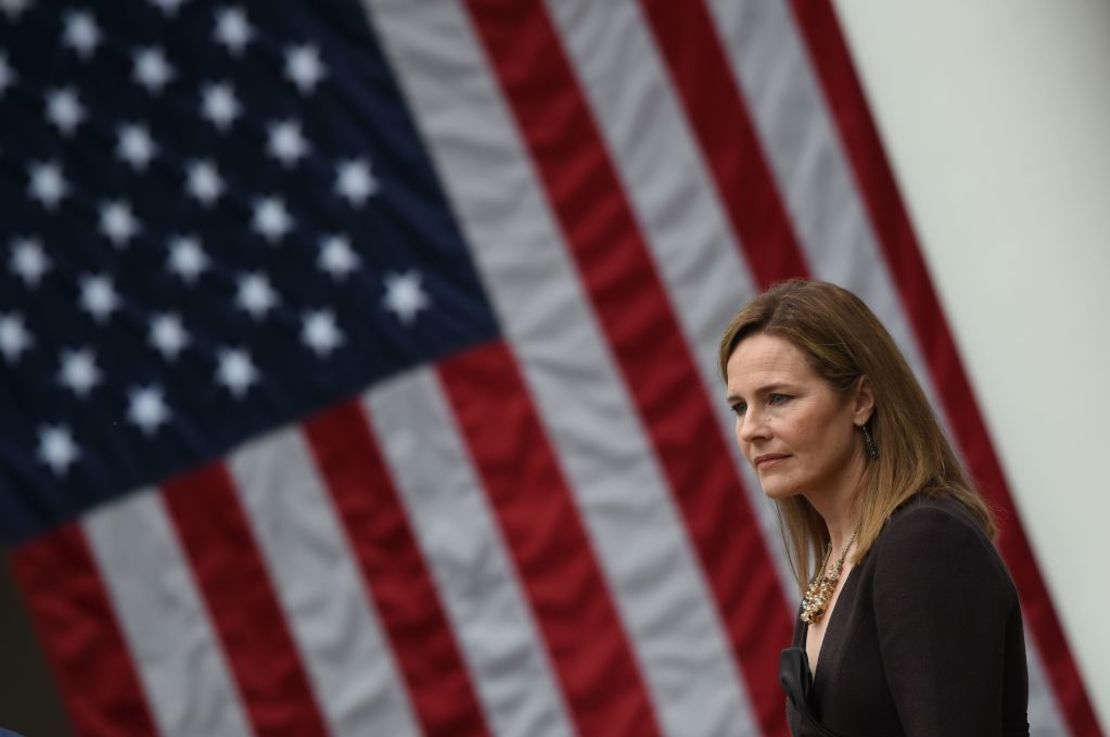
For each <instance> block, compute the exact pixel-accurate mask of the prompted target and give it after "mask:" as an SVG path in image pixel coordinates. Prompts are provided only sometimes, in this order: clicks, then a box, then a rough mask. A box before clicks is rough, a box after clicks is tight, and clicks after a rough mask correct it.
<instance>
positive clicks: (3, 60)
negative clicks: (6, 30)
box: [0, 52, 15, 97]
mask: <svg viewBox="0 0 1110 737" xmlns="http://www.w3.org/2000/svg"><path fill="white" fill-rule="evenodd" d="M13 84H15V72H13V71H12V68H11V67H10V66H8V57H7V55H6V54H4V53H2V52H0V97H3V96H4V92H5V90H7V89H8V87H10V86H11V85H13Z"/></svg>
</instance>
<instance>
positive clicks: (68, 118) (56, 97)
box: [46, 87, 85, 136]
mask: <svg viewBox="0 0 1110 737" xmlns="http://www.w3.org/2000/svg"><path fill="white" fill-rule="evenodd" d="M46 117H47V119H48V120H49V121H50V122H51V123H53V124H54V125H55V126H56V127H57V128H58V130H59V131H61V133H62V135H66V136H69V135H72V134H73V131H75V130H77V126H79V125H81V123H83V122H84V120H85V108H84V107H83V106H82V105H81V101H80V100H78V99H77V93H76V92H74V91H73V89H72V88H70V87H63V88H61V89H56V90H51V91H50V92H49V93H48V94H47V95H46Z"/></svg>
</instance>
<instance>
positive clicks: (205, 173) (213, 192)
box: [185, 160, 224, 206]
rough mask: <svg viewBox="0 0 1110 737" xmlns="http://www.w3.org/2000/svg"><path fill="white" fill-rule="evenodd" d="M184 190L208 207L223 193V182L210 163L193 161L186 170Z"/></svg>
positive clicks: (213, 165)
mask: <svg viewBox="0 0 1110 737" xmlns="http://www.w3.org/2000/svg"><path fill="white" fill-rule="evenodd" d="M185 188H186V189H187V190H188V192H189V194H191V195H192V196H193V197H196V198H197V199H198V200H200V202H201V204H203V205H205V206H208V205H211V204H212V203H213V202H215V201H216V200H218V199H219V198H220V195H222V194H223V193H224V181H223V179H221V178H220V172H219V170H218V169H216V165H215V164H213V163H212V162H211V161H207V160H204V161H193V162H191V163H190V164H189V166H188V168H187V170H186V180H185Z"/></svg>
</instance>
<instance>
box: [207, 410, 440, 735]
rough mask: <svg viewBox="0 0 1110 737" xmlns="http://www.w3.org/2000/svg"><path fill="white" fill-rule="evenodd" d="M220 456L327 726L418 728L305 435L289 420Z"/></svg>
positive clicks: (358, 730)
mask: <svg viewBox="0 0 1110 737" xmlns="http://www.w3.org/2000/svg"><path fill="white" fill-rule="evenodd" d="M227 465H228V470H229V472H230V473H231V476H232V478H233V480H234V482H235V488H236V492H237V493H238V495H239V499H240V501H241V503H242V505H243V509H244V511H245V513H246V516H247V519H248V520H249V521H250V525H251V530H252V531H253V533H254V536H255V538H256V539H257V541H258V546H259V548H260V553H261V555H262V557H263V559H264V560H265V561H266V567H267V569H268V571H269V573H270V576H271V578H272V580H273V582H274V587H275V589H276V593H277V595H278V599H279V600H280V602H281V605H282V609H283V611H284V612H285V616H286V619H287V621H288V622H289V626H290V630H291V633H292V635H293V637H294V639H295V640H296V643H297V646H298V650H299V652H300V655H301V658H302V660H303V662H304V664H305V667H306V670H307V672H308V674H309V676H310V678H311V685H312V690H313V693H314V694H315V695H316V700H317V702H318V703H319V704H320V706H321V709H322V710H323V712H324V716H325V718H326V719H327V722H328V725H329V727H330V729H331V731H332V733H333V734H336V735H353V734H388V735H397V737H405V736H406V735H411V736H415V735H419V734H420V729H419V727H418V726H417V725H416V722H415V720H414V716H413V713H412V708H411V705H410V704H409V700H408V696H407V693H406V692H405V690H404V688H403V687H402V685H401V684H402V680H401V679H400V677H399V676H398V671H397V668H396V665H395V663H394V661H393V657H392V653H391V651H390V648H389V646H388V644H387V642H386V640H385V638H384V637H383V634H382V628H381V626H380V624H379V622H378V619H377V616H376V613H375V612H374V611H373V610H372V608H371V606H372V604H371V600H370V597H369V595H368V592H367V591H366V590H365V588H364V587H363V585H362V578H361V576H360V575H359V572H358V568H357V566H356V564H355V562H354V561H355V559H354V556H353V554H352V552H351V550H350V548H349V545H348V542H347V536H346V534H345V532H344V530H343V527H342V526H341V525H340V524H339V521H338V520H337V518H336V514H335V510H334V509H333V507H332V505H331V499H330V497H329V496H328V495H327V492H326V490H325V489H324V487H323V485H322V483H321V481H320V478H319V476H318V474H317V473H316V471H315V467H314V465H313V460H312V455H311V454H310V453H309V451H308V448H307V447H306V445H305V441H304V439H303V438H302V437H301V436H300V435H299V433H298V432H297V431H296V430H294V429H286V430H281V431H279V432H277V433H273V434H270V435H266V436H263V437H262V438H260V439H258V440H255V441H253V442H251V443H249V444H248V445H246V446H244V447H243V448H241V449H239V450H237V451H236V452H235V453H234V454H233V455H232V456H231V458H230V459H229V461H228V464H227Z"/></svg>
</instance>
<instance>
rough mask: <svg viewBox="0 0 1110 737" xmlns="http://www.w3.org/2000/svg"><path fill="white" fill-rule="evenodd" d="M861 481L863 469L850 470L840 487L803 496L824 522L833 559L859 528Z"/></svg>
mask: <svg viewBox="0 0 1110 737" xmlns="http://www.w3.org/2000/svg"><path fill="white" fill-rule="evenodd" d="M854 465H855V464H853V466H854ZM862 481H863V469H862V468H854V467H853V468H852V469H850V471H849V472H848V473H846V474H845V475H844V478H843V479H842V480H841V483H838V484H836V485H835V486H833V487H832V488H828V489H825V490H824V491H822V492H821V493H809V494H806V495H805V496H806V499H808V500H809V503H810V504H812V505H813V508H814V509H816V510H817V513H818V514H819V515H821V519H823V520H824V521H825V527H826V528H827V529H828V531H829V541H830V543H831V545H832V555H833V557H834V558H835V557H838V556H840V555H841V553H842V552H843V551H844V546H845V545H847V544H848V541H849V540H850V539H851V537H852V534H853V533H854V532H855V531H856V527H857V526H858V525H859V490H860V486H861V484H862Z"/></svg>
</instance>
